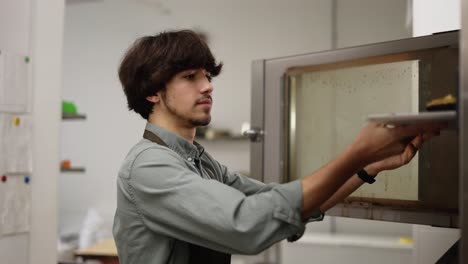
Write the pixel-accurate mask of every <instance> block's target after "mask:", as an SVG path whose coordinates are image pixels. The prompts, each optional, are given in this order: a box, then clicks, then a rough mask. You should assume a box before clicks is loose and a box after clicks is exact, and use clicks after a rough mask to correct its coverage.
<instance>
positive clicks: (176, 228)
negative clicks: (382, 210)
mask: <svg viewBox="0 0 468 264" xmlns="http://www.w3.org/2000/svg"><path fill="white" fill-rule="evenodd" d="M146 129H147V130H149V131H151V132H153V133H154V134H156V135H157V136H159V137H160V138H161V139H162V140H163V141H164V142H165V143H166V144H167V145H168V147H164V146H161V145H158V144H156V143H154V142H151V141H149V140H147V139H142V140H141V141H140V142H138V144H136V145H135V146H134V147H133V148H132V149H131V150H130V152H129V153H128V155H127V157H126V158H125V160H124V162H123V164H122V167H121V168H120V171H119V175H118V179H117V210H116V213H115V218H114V227H113V233H114V239H115V242H116V245H117V249H118V253H119V258H120V263H121V264H152V263H154V264H156V263H158V264H163V263H164V264H165V263H170V264H187V263H188V243H187V242H189V243H192V244H196V245H200V246H203V247H207V248H211V249H214V250H217V251H222V252H226V253H231V254H256V253H259V252H261V251H262V250H264V249H266V248H268V247H269V246H271V245H272V244H274V243H275V242H278V241H280V240H282V239H285V238H288V237H294V236H297V235H298V234H302V233H303V232H304V228H305V223H304V222H303V221H301V207H302V190H301V182H300V181H294V182H290V183H286V184H267V185H266V184H263V183H261V182H258V181H256V180H253V179H250V178H248V177H244V176H241V175H239V174H235V173H231V172H229V171H228V169H227V168H226V167H225V166H223V165H221V164H220V163H218V162H217V161H216V160H215V159H213V158H212V157H211V156H210V155H209V154H208V153H206V152H205V151H204V150H203V148H202V147H201V146H200V145H198V144H192V143H190V142H188V141H187V140H185V139H183V138H182V137H179V136H177V135H175V134H173V133H171V132H169V131H167V130H165V129H163V128H161V127H158V126H156V125H154V124H151V123H148V124H147V125H146ZM322 218H323V214H322V215H320V216H318V217H316V218H313V219H311V220H309V221H315V220H321V219H322Z"/></svg>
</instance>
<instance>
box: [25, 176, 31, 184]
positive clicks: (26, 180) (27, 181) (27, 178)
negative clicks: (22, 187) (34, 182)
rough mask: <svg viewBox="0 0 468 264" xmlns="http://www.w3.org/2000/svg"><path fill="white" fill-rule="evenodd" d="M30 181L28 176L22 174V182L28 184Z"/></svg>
mask: <svg viewBox="0 0 468 264" xmlns="http://www.w3.org/2000/svg"><path fill="white" fill-rule="evenodd" d="M30 181H31V179H29V177H28V176H24V183H26V184H29V182H30Z"/></svg>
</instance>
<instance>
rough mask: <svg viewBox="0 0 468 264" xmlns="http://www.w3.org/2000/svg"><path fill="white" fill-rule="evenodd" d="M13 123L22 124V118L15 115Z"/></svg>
mask: <svg viewBox="0 0 468 264" xmlns="http://www.w3.org/2000/svg"><path fill="white" fill-rule="evenodd" d="M13 124H14V125H15V126H19V124H20V119H19V117H17V116H15V117H14V118H13Z"/></svg>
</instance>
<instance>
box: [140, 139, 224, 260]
mask: <svg viewBox="0 0 468 264" xmlns="http://www.w3.org/2000/svg"><path fill="white" fill-rule="evenodd" d="M143 138H145V139H148V140H150V141H152V142H154V143H156V144H159V145H162V146H165V147H168V146H167V144H166V143H164V141H163V140H162V139H161V138H160V137H158V136H157V135H156V134H154V133H153V132H151V131H148V130H145V133H144V134H143ZM186 243H187V244H188V246H189V252H190V253H189V263H190V264H200V263H203V264H230V263H231V255H230V254H226V253H223V252H219V251H215V250H212V249H209V248H205V247H202V246H197V245H194V244H191V243H188V242H186Z"/></svg>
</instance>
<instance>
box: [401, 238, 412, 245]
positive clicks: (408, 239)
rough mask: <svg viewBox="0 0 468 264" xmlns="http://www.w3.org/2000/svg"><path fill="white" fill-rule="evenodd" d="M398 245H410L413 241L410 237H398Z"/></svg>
mask: <svg viewBox="0 0 468 264" xmlns="http://www.w3.org/2000/svg"><path fill="white" fill-rule="evenodd" d="M400 244H405V245H412V244H413V239H412V238H411V237H400Z"/></svg>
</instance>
